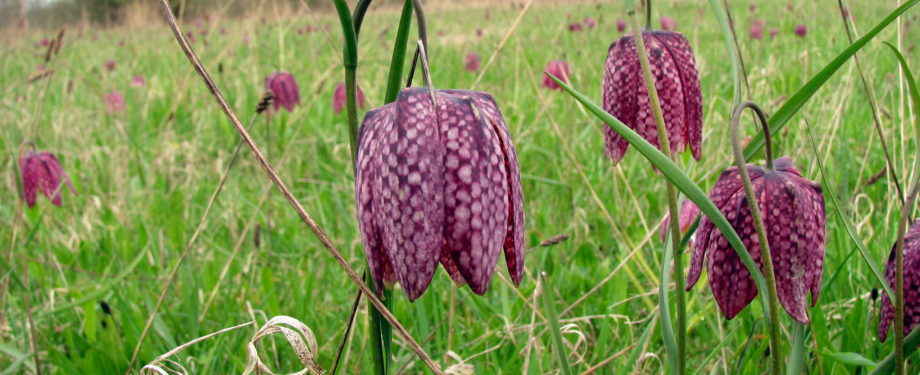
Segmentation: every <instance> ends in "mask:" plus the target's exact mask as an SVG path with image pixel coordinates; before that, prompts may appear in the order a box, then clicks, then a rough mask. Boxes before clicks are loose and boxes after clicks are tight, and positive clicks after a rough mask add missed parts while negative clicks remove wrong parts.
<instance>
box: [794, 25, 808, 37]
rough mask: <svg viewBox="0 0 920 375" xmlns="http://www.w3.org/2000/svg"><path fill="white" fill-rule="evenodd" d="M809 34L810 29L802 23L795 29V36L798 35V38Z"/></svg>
mask: <svg viewBox="0 0 920 375" xmlns="http://www.w3.org/2000/svg"><path fill="white" fill-rule="evenodd" d="M807 33H808V28H806V27H805V25H804V24H801V23H800V24H798V25H796V27H795V35H798V36H805V34H807Z"/></svg>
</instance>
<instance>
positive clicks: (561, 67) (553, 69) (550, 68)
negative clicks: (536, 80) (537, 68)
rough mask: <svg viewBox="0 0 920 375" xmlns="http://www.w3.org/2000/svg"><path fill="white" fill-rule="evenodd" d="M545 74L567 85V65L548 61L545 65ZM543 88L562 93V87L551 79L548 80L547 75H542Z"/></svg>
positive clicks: (562, 62) (558, 61)
mask: <svg viewBox="0 0 920 375" xmlns="http://www.w3.org/2000/svg"><path fill="white" fill-rule="evenodd" d="M545 71H546V73H549V74H552V75H554V76H556V77H557V78H559V79H560V80H562V82H565V83H569V64H568V63H566V62H565V61H561V60H553V61H550V62H549V64H546V70H545ZM543 87H544V88H547V89H550V90H559V91H562V86H559V84H557V83H556V81H553V79H552V78H549V76H548V75H546V74H544V75H543Z"/></svg>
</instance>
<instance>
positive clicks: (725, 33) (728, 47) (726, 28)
mask: <svg viewBox="0 0 920 375" xmlns="http://www.w3.org/2000/svg"><path fill="white" fill-rule="evenodd" d="M709 5H710V6H711V7H712V12H713V13H715V14H716V20H717V21H719V29H720V30H721V31H722V39H723V40H724V41H725V51H726V52H727V53H728V56H730V57H731V62H732V77H733V80H732V83H733V85H732V108H734V107H735V106H736V105H738V103H740V102H741V67H740V65H741V63H740V61H739V58H738V54H739V52H738V49H737V48H735V43H734V37H733V36H732V28H731V25H729V24H728V15H727V14H725V9H724V8H722V4H719V0H709Z"/></svg>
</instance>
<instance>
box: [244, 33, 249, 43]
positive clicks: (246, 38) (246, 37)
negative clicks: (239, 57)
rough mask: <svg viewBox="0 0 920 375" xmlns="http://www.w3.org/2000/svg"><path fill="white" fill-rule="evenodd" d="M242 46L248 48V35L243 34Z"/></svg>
mask: <svg viewBox="0 0 920 375" xmlns="http://www.w3.org/2000/svg"><path fill="white" fill-rule="evenodd" d="M243 45H244V46H249V33H243Z"/></svg>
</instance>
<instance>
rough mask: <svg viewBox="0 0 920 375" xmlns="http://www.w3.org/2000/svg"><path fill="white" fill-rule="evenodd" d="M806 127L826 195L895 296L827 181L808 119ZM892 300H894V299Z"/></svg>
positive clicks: (880, 280) (862, 253)
mask: <svg viewBox="0 0 920 375" xmlns="http://www.w3.org/2000/svg"><path fill="white" fill-rule="evenodd" d="M805 129H806V130H807V131H808V139H810V140H811V148H812V151H814V153H815V162H816V163H817V164H818V171H819V172H821V181H822V182H823V185H824V195H825V196H827V197H830V198H831V203H833V205H834V212H836V213H837V217H838V218H840V221H841V222H842V223H843V228H844V229H845V230H846V232H847V235H848V236H850V240H851V241H853V244H854V245H856V249H857V250H859V255H860V256H862V258H863V260H864V261H865V262H866V264H868V265H869V269H870V270H871V271H872V275H873V276H875V280H876V281H877V282H878V283H879V285H881V286H882V288H883V289H885V293H887V294H888V295H889V296H894V295H895V294H894V293H892V290H891V287H890V286H889V285H888V282H887V281H886V280H885V273H884V272H882V268H881V267H880V266H879V265H878V263H876V262H875V259H873V258H872V254H871V253H870V252H869V249H868V248H866V244H865V242H863V240H862V239H860V238H859V234H858V233H857V231H856V227H855V226H853V222H851V221H850V218H849V217H847V215H846V212H845V208H846V207H843V206H841V204H844V205H845V204H846V202H840V201H838V200H837V197H836V196H835V194H834V190H833V189H831V188H830V185H829V184H828V182H827V174H826V173H825V172H824V163H822V162H821V155H819V153H818V145H817V144H816V143H815V137H814V134H813V133H812V132H811V125H809V124H808V122H807V121H806V122H805ZM892 301H894V300H893V299H892Z"/></svg>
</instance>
